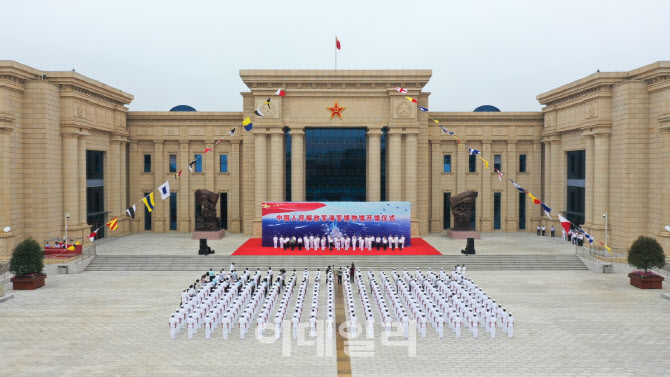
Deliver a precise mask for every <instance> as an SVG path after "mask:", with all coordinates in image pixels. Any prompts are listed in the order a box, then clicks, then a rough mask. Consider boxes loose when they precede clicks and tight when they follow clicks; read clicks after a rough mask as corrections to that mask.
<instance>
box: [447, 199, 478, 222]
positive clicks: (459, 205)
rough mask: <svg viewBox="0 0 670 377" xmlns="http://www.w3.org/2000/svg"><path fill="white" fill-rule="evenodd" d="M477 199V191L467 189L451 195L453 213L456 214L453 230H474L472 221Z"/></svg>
mask: <svg viewBox="0 0 670 377" xmlns="http://www.w3.org/2000/svg"><path fill="white" fill-rule="evenodd" d="M475 199H477V193H476V192H474V191H465V192H462V193H460V194H458V195H455V196H452V197H451V199H450V201H451V213H453V214H454V227H452V228H451V229H452V230H472V226H471V225H470V223H471V222H472V207H474V205H475Z"/></svg>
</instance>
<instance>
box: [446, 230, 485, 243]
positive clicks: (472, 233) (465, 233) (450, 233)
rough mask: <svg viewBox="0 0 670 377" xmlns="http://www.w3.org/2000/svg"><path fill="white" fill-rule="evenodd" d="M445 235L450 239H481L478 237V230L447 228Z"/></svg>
mask: <svg viewBox="0 0 670 377" xmlns="http://www.w3.org/2000/svg"><path fill="white" fill-rule="evenodd" d="M447 237H449V238H451V239H452V240H467V239H468V238H474V239H476V240H479V239H481V237H479V231H478V230H451V229H447Z"/></svg>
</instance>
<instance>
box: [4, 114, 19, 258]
mask: <svg viewBox="0 0 670 377" xmlns="http://www.w3.org/2000/svg"><path fill="white" fill-rule="evenodd" d="M13 130H14V128H13V126H12V125H11V123H10V122H9V121H7V122H5V121H3V119H0V207H2V211H0V229H4V228H5V227H7V226H9V227H11V228H12V230H11V232H9V233H5V232H4V231H2V230H0V257H1V256H10V255H11V253H12V249H13V247H14V238H15V236H16V231H17V229H16V228H17V225H16V224H13V223H12V217H11V213H12V211H11V208H12V203H11V199H12V196H11V191H12V186H11V181H12V180H11V173H12V165H11V163H10V161H11V157H10V150H11V148H10V145H11V138H12V131H13Z"/></svg>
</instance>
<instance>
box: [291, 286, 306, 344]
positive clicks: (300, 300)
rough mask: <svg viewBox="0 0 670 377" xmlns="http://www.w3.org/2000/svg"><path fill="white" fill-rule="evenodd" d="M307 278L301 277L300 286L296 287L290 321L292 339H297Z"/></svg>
mask: <svg viewBox="0 0 670 377" xmlns="http://www.w3.org/2000/svg"><path fill="white" fill-rule="evenodd" d="M308 284H309V280H307V279H305V278H303V279H302V283H300V288H298V296H297V298H296V302H295V312H294V313H293V318H292V319H291V322H292V323H293V339H298V330H299V328H300V317H302V308H303V302H304V299H305V295H306V294H307V285H308Z"/></svg>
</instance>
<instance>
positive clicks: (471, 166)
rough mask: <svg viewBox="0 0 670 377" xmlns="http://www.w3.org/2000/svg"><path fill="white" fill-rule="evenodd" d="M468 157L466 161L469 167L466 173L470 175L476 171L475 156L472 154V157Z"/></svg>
mask: <svg viewBox="0 0 670 377" xmlns="http://www.w3.org/2000/svg"><path fill="white" fill-rule="evenodd" d="M469 157H470V159H469V160H468V165H469V169H468V171H469V172H470V173H474V172H476V171H477V155H474V154H473V155H470V156H469Z"/></svg>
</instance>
